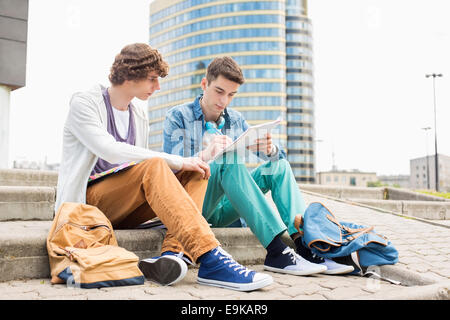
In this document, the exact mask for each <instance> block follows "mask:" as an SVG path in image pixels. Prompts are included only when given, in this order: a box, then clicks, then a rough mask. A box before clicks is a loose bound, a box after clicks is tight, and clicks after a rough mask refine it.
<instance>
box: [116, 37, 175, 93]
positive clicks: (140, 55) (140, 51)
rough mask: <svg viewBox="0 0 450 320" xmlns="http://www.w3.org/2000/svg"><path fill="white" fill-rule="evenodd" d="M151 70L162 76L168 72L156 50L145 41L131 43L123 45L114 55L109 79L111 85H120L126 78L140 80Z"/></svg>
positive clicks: (167, 67)
mask: <svg viewBox="0 0 450 320" xmlns="http://www.w3.org/2000/svg"><path fill="white" fill-rule="evenodd" d="M152 71H156V72H157V73H158V75H159V76H160V77H162V78H163V77H165V76H167V74H168V73H169V65H168V64H167V62H165V61H164V60H163V58H162V56H161V54H160V53H159V52H158V50H156V49H153V48H152V47H150V46H149V45H148V44H146V43H133V44H129V45H127V46H125V47H124V48H123V49H122V50H121V51H120V53H119V54H118V55H116V58H115V59H114V63H113V65H112V67H111V72H110V74H109V81H111V83H112V84H113V85H120V84H123V83H124V81H126V80H142V79H145V78H147V76H148V74H149V73H150V72H152Z"/></svg>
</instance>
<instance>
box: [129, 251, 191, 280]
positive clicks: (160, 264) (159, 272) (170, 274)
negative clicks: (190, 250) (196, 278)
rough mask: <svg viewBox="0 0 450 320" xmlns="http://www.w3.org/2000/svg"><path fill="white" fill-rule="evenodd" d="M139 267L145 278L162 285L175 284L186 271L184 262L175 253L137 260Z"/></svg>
mask: <svg viewBox="0 0 450 320" xmlns="http://www.w3.org/2000/svg"><path fill="white" fill-rule="evenodd" d="M138 267H139V269H140V270H141V272H142V273H143V274H144V276H145V278H146V279H147V280H150V281H154V282H156V283H159V284H160V285H163V286H168V285H171V284H175V283H177V282H178V281H180V280H182V279H183V278H184V276H185V275H186V273H187V265H186V263H185V262H184V261H183V260H182V259H180V258H179V257H176V256H175V255H163V256H160V257H154V258H148V259H144V260H141V261H139V264H138Z"/></svg>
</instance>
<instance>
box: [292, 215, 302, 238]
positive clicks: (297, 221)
mask: <svg viewBox="0 0 450 320" xmlns="http://www.w3.org/2000/svg"><path fill="white" fill-rule="evenodd" d="M294 227H295V229H297V231H298V233H300V236H301V237H303V235H304V232H303V230H300V227H303V217H302V215H301V214H298V215H296V216H295V218H294Z"/></svg>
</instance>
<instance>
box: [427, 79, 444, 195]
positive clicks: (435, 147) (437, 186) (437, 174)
mask: <svg viewBox="0 0 450 320" xmlns="http://www.w3.org/2000/svg"><path fill="white" fill-rule="evenodd" d="M425 77H426V78H429V77H433V98H434V99H433V102H434V165H435V170H436V171H435V172H436V191H437V192H439V162H438V151H437V130H436V86H435V80H436V77H442V73H439V74H436V73H432V74H426V75H425Z"/></svg>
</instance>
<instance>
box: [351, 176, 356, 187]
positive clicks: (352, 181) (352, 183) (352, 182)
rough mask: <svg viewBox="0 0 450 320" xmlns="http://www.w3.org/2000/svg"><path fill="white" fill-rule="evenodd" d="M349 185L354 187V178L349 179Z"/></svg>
mask: <svg viewBox="0 0 450 320" xmlns="http://www.w3.org/2000/svg"><path fill="white" fill-rule="evenodd" d="M350 185H351V186H356V178H355V177H350Z"/></svg>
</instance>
